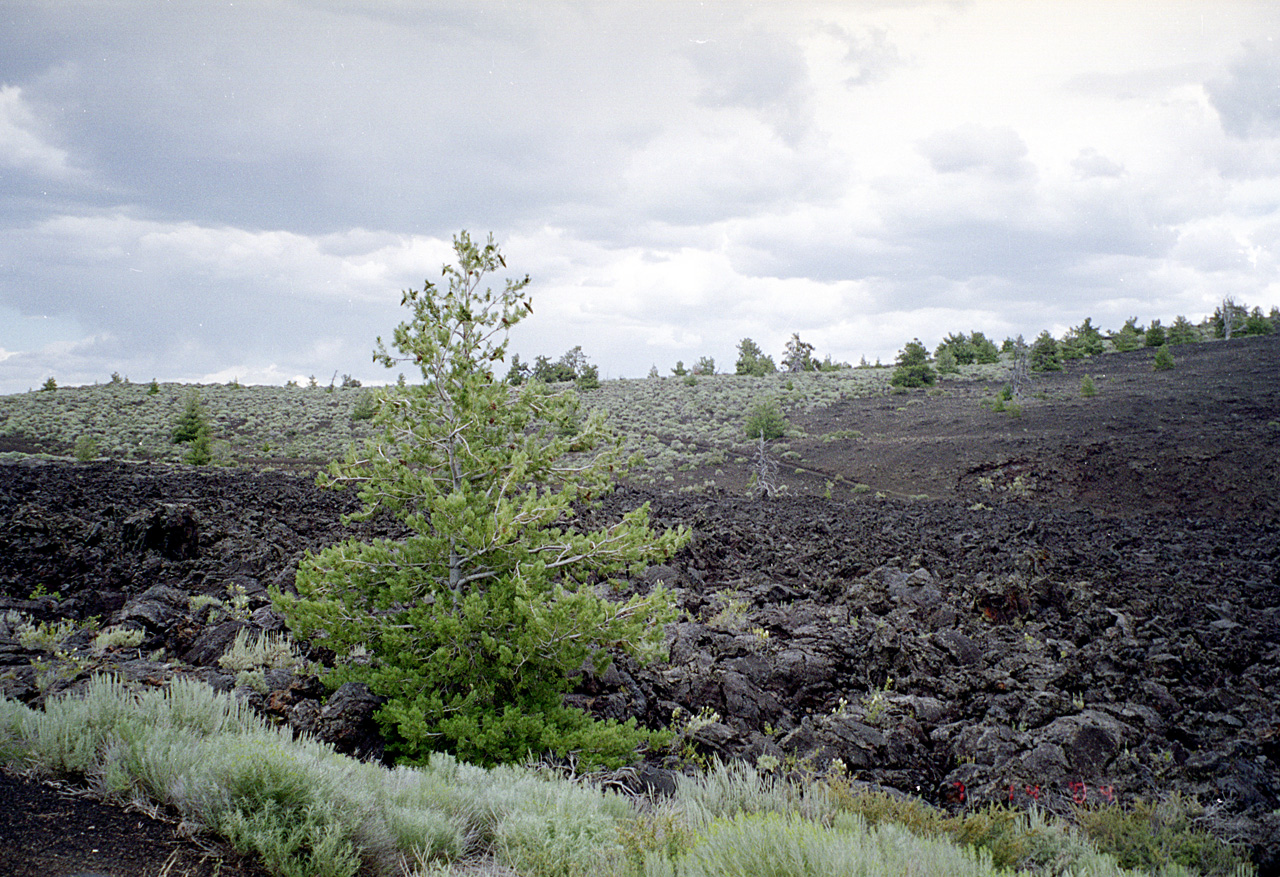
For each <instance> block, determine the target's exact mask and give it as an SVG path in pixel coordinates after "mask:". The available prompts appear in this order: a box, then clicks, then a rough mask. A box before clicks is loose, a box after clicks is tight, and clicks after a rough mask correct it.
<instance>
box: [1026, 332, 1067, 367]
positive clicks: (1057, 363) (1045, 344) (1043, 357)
mask: <svg viewBox="0 0 1280 877" xmlns="http://www.w3.org/2000/svg"><path fill="white" fill-rule="evenodd" d="M1030 367H1031V370H1032V371H1036V372H1049V371H1054V372H1059V371H1062V361H1061V359H1060V358H1059V350H1058V342H1057V340H1056V339H1055V338H1054V337H1053V336H1052V335H1050V334H1049V330H1048V329H1045V330H1044V331H1043V332H1041V333H1040V334H1039V335H1038V336H1037V337H1036V340H1035V341H1033V342H1032V344H1031V353H1030Z"/></svg>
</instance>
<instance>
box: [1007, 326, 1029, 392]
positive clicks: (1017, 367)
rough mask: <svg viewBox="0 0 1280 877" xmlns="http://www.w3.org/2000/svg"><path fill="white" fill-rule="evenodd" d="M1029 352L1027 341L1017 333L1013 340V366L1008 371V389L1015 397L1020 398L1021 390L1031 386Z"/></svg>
mask: <svg viewBox="0 0 1280 877" xmlns="http://www.w3.org/2000/svg"><path fill="white" fill-rule="evenodd" d="M1030 352H1031V351H1030V348H1029V347H1027V342H1026V341H1023V340H1022V336H1021V335H1019V336H1018V337H1017V339H1016V340H1015V341H1014V342H1013V368H1012V370H1011V371H1010V372H1009V391H1010V392H1011V393H1013V397H1014V398H1015V399H1020V398H1022V393H1023V391H1024V390H1026V389H1027V388H1029V387H1030V386H1031V369H1030V367H1029V366H1028V363H1027V360H1028V358H1029V354H1030Z"/></svg>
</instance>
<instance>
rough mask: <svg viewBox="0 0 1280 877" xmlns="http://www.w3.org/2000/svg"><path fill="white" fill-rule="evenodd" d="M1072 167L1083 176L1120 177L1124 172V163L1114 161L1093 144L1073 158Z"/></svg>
mask: <svg viewBox="0 0 1280 877" xmlns="http://www.w3.org/2000/svg"><path fill="white" fill-rule="evenodd" d="M1071 167H1072V168H1074V169H1075V172H1076V173H1077V174H1079V175H1080V176H1081V177H1083V178H1089V177H1118V176H1120V175H1121V174H1123V173H1124V165H1122V164H1118V163H1117V162H1114V161H1112V160H1111V159H1109V158H1107V157H1106V156H1105V155H1103V154H1102V153H1100V152H1098V150H1096V149H1094V148H1093V147H1092V146H1088V147H1085V148H1084V149H1082V150H1080V153H1079V154H1078V155H1077V156H1076V157H1075V158H1073V159H1072V160H1071Z"/></svg>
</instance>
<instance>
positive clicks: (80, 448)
mask: <svg viewBox="0 0 1280 877" xmlns="http://www.w3.org/2000/svg"><path fill="white" fill-rule="evenodd" d="M72 453H73V454H74V455H75V458H76V459H77V460H79V461H80V462H81V463H87V462H89V461H90V460H95V459H97V457H98V440H97V439H95V438H94V437H93V436H91V435H89V434H88V433H85V434H83V435H81V436H80V437H79V438H77V439H76V444H75V448H74V449H73V450H72Z"/></svg>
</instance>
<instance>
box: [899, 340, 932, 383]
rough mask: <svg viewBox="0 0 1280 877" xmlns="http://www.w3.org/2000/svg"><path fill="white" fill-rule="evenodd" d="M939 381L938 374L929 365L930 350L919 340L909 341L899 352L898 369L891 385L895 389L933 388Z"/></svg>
mask: <svg viewBox="0 0 1280 877" xmlns="http://www.w3.org/2000/svg"><path fill="white" fill-rule="evenodd" d="M937 381H938V373H937V372H936V371H934V369H933V366H931V365H930V364H929V351H928V349H927V348H926V347H925V346H924V345H923V344H921V343H920V339H919V338H916V339H914V340H911V341H908V342H907V345H906V346H905V347H903V348H902V350H900V351H898V367H897V368H895V369H894V370H893V376H892V377H891V378H889V383H890V384H892V385H893V386H895V387H924V386H929V387H931V386H933V385H934V384H935V383H937Z"/></svg>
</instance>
